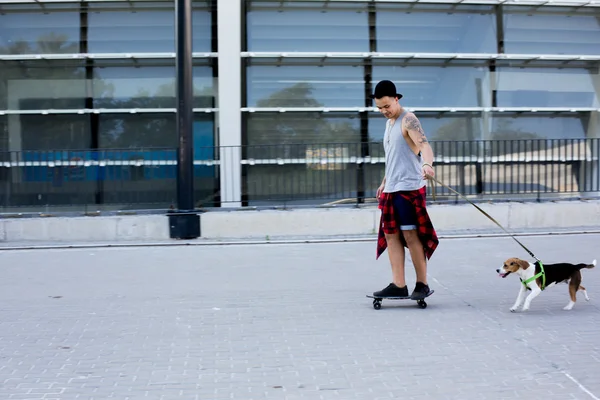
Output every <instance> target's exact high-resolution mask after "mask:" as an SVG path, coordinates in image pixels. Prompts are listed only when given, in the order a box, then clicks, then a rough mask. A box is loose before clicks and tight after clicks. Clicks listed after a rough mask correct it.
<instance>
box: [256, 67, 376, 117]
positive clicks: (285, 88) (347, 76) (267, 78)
mask: <svg viewBox="0 0 600 400" xmlns="http://www.w3.org/2000/svg"><path fill="white" fill-rule="evenodd" d="M363 75H364V72H363V68H361V67H354V66H350V65H344V66H323V67H319V66H296V65H285V66H281V67H277V66H271V65H253V66H250V67H248V68H247V82H248V89H247V96H248V106H249V107H321V106H325V107H360V106H363V105H364V103H365V99H364V95H365V90H364V77H363Z"/></svg>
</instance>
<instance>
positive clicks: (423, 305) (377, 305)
mask: <svg viewBox="0 0 600 400" xmlns="http://www.w3.org/2000/svg"><path fill="white" fill-rule="evenodd" d="M433 292H434V290H431V291H430V292H429V293H428V294H427V296H425V298H427V297H429V296H431V295H432V294H433ZM367 297H368V298H371V299H374V300H373V308H374V309H376V310H379V309H380V308H381V301H382V300H383V299H386V300H410V296H406V297H376V296H373V295H372V294H368V295H367ZM413 301H416V302H417V305H418V306H419V307H421V308H427V302H426V301H425V299H421V300H413Z"/></svg>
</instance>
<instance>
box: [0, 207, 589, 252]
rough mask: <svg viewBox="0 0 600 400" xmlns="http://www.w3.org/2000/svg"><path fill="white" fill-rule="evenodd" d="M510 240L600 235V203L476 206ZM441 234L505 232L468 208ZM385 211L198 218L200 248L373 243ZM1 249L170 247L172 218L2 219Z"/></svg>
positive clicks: (450, 210)
mask: <svg viewBox="0 0 600 400" xmlns="http://www.w3.org/2000/svg"><path fill="white" fill-rule="evenodd" d="M478 205H479V206H480V207H481V208H482V209H483V210H485V211H486V212H487V213H489V214H490V215H491V216H492V217H494V218H495V219H496V220H497V221H498V222H499V223H500V224H502V226H504V227H505V228H506V229H507V230H508V231H510V232H527V231H530V230H547V231H552V230H565V229H578V230H579V229H592V230H594V229H600V201H597V200H592V201H564V202H547V203H483V204H478ZM428 210H429V214H430V216H431V218H432V221H433V223H434V226H435V228H436V230H437V231H438V233H443V232H453V233H458V234H461V233H462V234H472V233H474V232H490V231H491V232H500V233H502V231H501V229H500V228H499V227H498V226H496V225H495V224H494V223H493V222H492V221H490V220H489V219H488V218H487V217H486V216H484V215H483V214H481V213H480V212H479V211H478V210H477V209H475V208H474V207H473V206H471V205H470V204H460V205H437V204H434V205H430V206H429V208H428ZM379 216H380V212H379V210H378V209H377V208H376V207H375V206H373V207H364V208H326V209H321V208H311V209H295V210H261V211H254V210H253V211H226V210H219V211H210V212H207V213H204V214H201V215H200V224H201V239H200V240H230V239H242V240H259V241H265V240H266V241H268V240H270V239H274V238H281V239H285V238H292V237H293V238H303V237H323V238H327V237H329V238H335V237H344V236H346V237H348V236H374V235H376V233H377V227H378V226H379ZM0 241H2V242H4V243H5V244H8V243H30V242H31V243H36V242H39V243H43V242H46V243H47V242H53V243H55V244H58V243H85V242H113V243H115V242H117V243H118V242H133V241H143V242H157V241H159V242H165V241H166V242H169V241H172V242H174V240H172V239H170V236H169V219H168V217H167V216H166V215H127V216H106V217H91V216H90V217H40V218H7V219H0Z"/></svg>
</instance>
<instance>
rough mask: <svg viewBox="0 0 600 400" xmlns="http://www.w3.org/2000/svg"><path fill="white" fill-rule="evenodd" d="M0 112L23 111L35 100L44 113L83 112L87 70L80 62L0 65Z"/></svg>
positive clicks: (6, 63)
mask: <svg viewBox="0 0 600 400" xmlns="http://www.w3.org/2000/svg"><path fill="white" fill-rule="evenodd" d="M0 70H2V74H0V109H10V110H21V109H25V108H24V107H30V106H32V103H29V105H26V104H25V103H23V101H24V100H28V99H35V100H36V102H35V104H36V105H37V106H39V107H41V109H46V108H53V109H65V108H84V106H85V97H86V92H85V69H84V68H83V64H82V62H80V61H27V62H18V61H0Z"/></svg>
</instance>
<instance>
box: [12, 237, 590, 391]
mask: <svg viewBox="0 0 600 400" xmlns="http://www.w3.org/2000/svg"><path fill="white" fill-rule="evenodd" d="M521 239H522V240H523V241H524V242H525V243H526V245H527V246H528V247H530V248H531V249H532V250H533V251H534V252H535V253H536V254H537V255H538V256H539V257H540V258H542V259H543V260H544V261H545V262H546V263H550V262H553V261H564V260H572V261H591V260H592V259H593V258H598V260H599V261H600V250H599V249H598V244H599V243H600V235H592V234H590V235H567V236H544V237H525V238H521ZM374 254H375V244H374V242H359V243H341V244H331V243H330V244H300V245H248V246H244V245H235V246H189V247H148V248H113V249H71V250H45V251H40V250H24V251H0V271H1V275H0V276H1V278H2V279H1V280H0V302H1V309H0V399H7V400H10V399H61V400H71V399H112V398H114V399H120V400H127V399H202V400H205V399H210V400H213V399H214V400H220V399H245V400H250V399H252V400H253V399H324V400H327V399H365V400H376V399H412V398H414V399H436V400H437V399H460V400H465V399H516V398H526V399H542V398H543V399H561V400H564V399H599V398H600V379H598V376H599V375H600V312H599V311H600V310H599V305H600V270H591V271H584V284H585V286H586V287H587V289H588V292H589V293H590V296H591V298H592V299H591V301H590V302H585V301H584V300H583V298H582V297H583V296H580V300H581V301H580V302H578V303H577V304H576V306H575V308H574V309H573V310H572V311H570V312H567V311H563V310H562V307H563V306H565V305H566V304H567V302H568V294H567V288H566V286H559V287H557V288H554V289H552V290H550V291H548V292H544V293H542V295H541V296H540V297H538V299H537V300H536V301H534V303H533V305H532V308H531V310H530V311H529V312H527V313H517V314H513V313H510V312H509V311H508V309H509V307H510V305H511V304H512V302H513V301H514V299H515V296H516V294H517V291H518V289H519V283H518V281H517V280H516V278H514V277H512V279H510V278H507V279H504V280H503V279H500V278H498V277H497V275H496V273H495V269H496V268H497V267H498V266H499V265H500V264H501V262H502V261H503V260H504V259H505V258H507V257H509V256H514V255H518V256H524V255H525V254H524V252H523V250H522V249H521V248H520V247H519V246H518V245H517V244H516V243H515V242H513V241H512V240H511V239H510V238H480V239H445V240H443V241H442V243H441V246H440V248H439V250H438V252H437V253H436V254H435V255H434V258H433V259H432V261H431V263H430V285H431V286H432V288H433V289H435V291H436V293H435V294H434V295H433V296H432V297H430V298H429V299H428V303H429V307H428V308H427V309H425V310H422V309H419V308H418V307H416V305H415V303H414V302H410V301H401V302H387V303H386V302H385V301H384V303H383V308H382V309H381V310H374V309H373V307H372V304H371V301H370V299H367V298H365V294H367V293H370V292H373V291H374V290H377V289H380V288H382V287H383V286H385V285H387V283H388V282H389V276H390V275H389V266H388V261H387V253H386V254H385V255H384V258H383V259H380V260H379V261H375V260H374ZM411 268H412V267H411ZM408 277H409V282H410V284H411V285H412V284H413V282H414V274H413V272H412V269H409V270H408Z"/></svg>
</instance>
